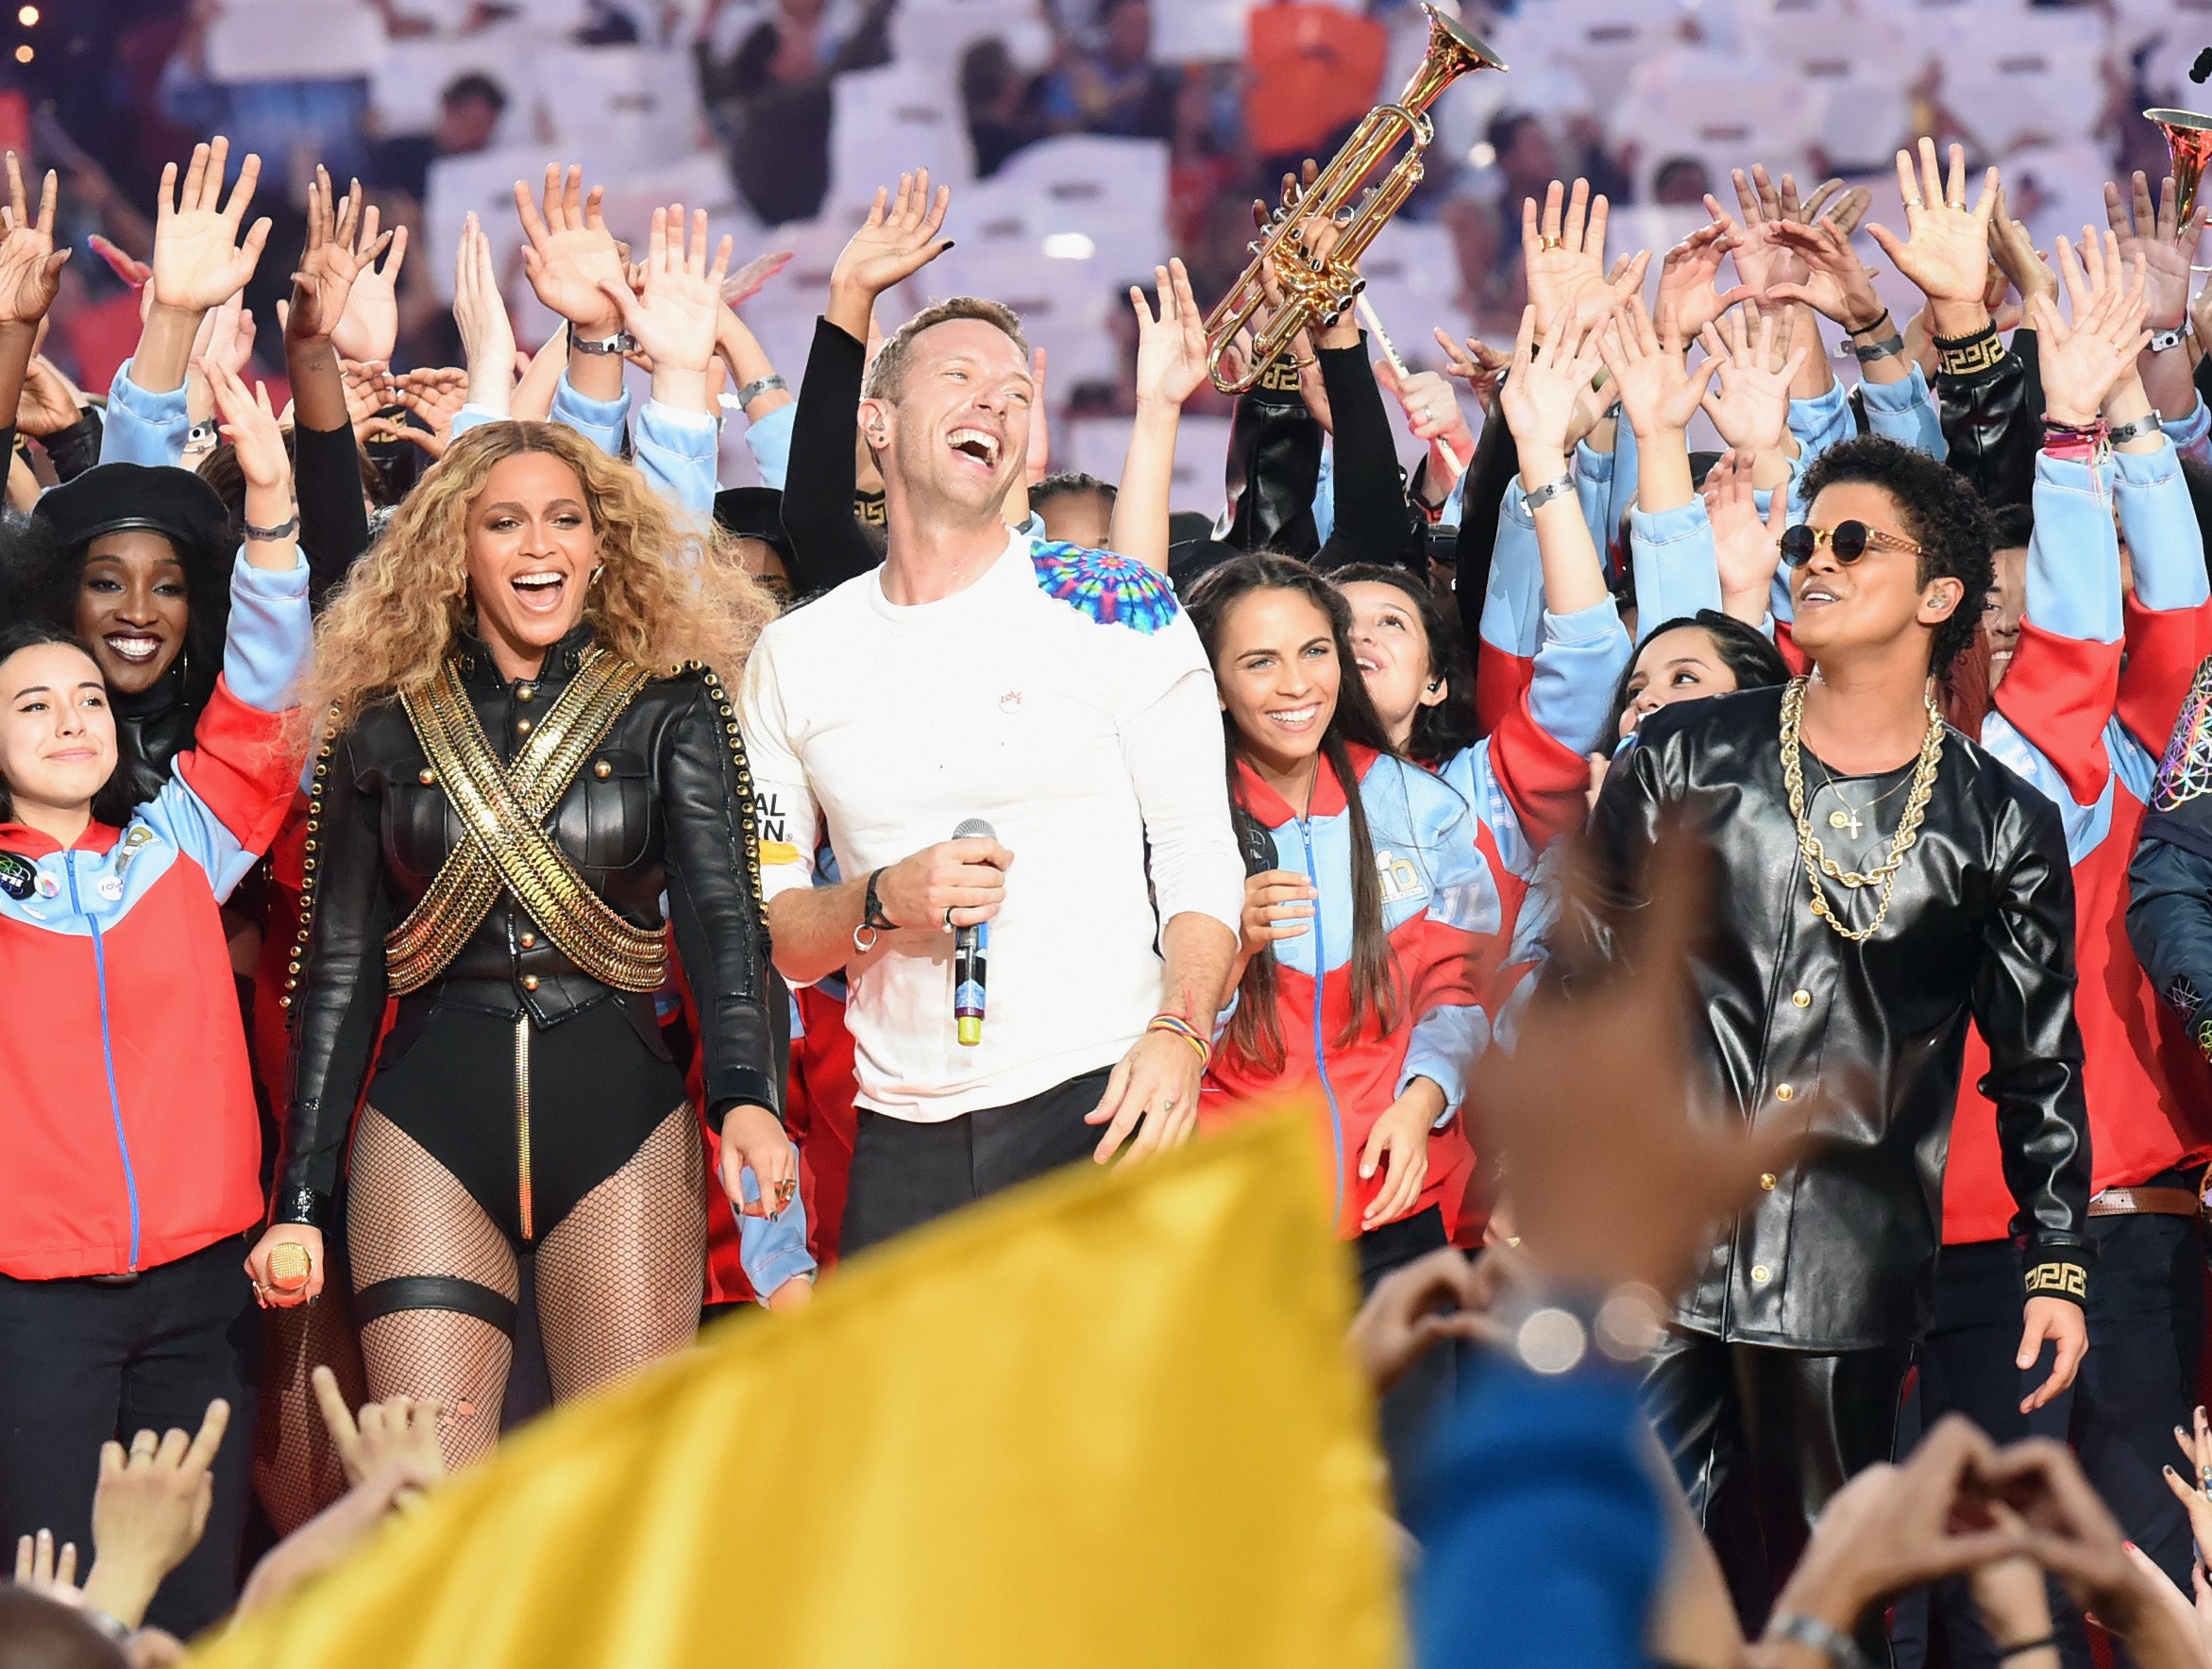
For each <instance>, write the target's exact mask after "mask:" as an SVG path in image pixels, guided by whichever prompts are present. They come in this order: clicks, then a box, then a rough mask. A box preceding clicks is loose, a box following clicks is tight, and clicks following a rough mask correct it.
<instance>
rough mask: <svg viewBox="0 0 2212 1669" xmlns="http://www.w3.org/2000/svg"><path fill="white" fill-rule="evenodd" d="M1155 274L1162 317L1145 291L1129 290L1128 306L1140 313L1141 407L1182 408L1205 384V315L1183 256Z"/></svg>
mask: <svg viewBox="0 0 2212 1669" xmlns="http://www.w3.org/2000/svg"><path fill="white" fill-rule="evenodd" d="M1152 274H1153V286H1154V289H1155V290H1156V291H1157V294H1158V295H1159V312H1158V314H1157V316H1155V314H1154V313H1153V311H1152V306H1151V304H1150V303H1149V302H1147V301H1146V300H1145V299H1144V292H1143V291H1142V290H1140V289H1139V288H1138V287H1137V286H1136V285H1134V284H1132V285H1130V286H1129V305H1130V307H1131V308H1132V309H1133V310H1135V312H1136V314H1137V403H1138V404H1139V405H1140V406H1143V405H1154V404H1162V405H1172V406H1178V407H1179V406H1181V405H1182V403H1183V402H1184V401H1185V400H1187V399H1189V398H1190V396H1192V395H1194V394H1196V393H1197V392H1198V390H1199V388H1200V387H1201V386H1202V385H1203V384H1204V383H1205V381H1206V377H1207V371H1206V315H1205V313H1204V312H1202V311H1201V310H1200V308H1199V306H1198V298H1197V297H1196V296H1195V295H1193V294H1192V293H1191V290H1190V273H1189V272H1188V271H1187V270H1186V269H1185V268H1184V265H1183V262H1182V259H1181V258H1180V257H1177V258H1175V259H1174V260H1173V261H1169V262H1168V264H1167V265H1165V266H1156V267H1154V268H1153V269H1152Z"/></svg>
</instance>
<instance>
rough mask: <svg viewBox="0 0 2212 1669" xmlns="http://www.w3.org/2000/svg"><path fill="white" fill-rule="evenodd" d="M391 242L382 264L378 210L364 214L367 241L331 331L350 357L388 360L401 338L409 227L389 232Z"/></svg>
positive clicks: (336, 343) (363, 230)
mask: <svg viewBox="0 0 2212 1669" xmlns="http://www.w3.org/2000/svg"><path fill="white" fill-rule="evenodd" d="M389 238H390V244H391V246H390V248H389V249H386V250H385V252H384V259H383V261H382V263H381V264H379V263H378V262H377V261H376V260H375V259H374V252H375V251H376V250H378V249H380V248H382V247H383V245H384V241H385V240H384V239H381V238H379V237H378V236H377V211H375V210H374V209H371V210H369V211H368V212H367V213H366V214H364V215H363V217H362V228H361V239H362V243H363V244H364V245H366V247H365V248H364V249H363V252H362V255H361V258H360V260H359V261H357V263H356V265H355V269H354V276H353V283H352V285H351V287H350V289H349V290H348V291H347V293H346V308H345V311H344V312H341V313H340V314H339V315H338V323H337V326H336V328H335V329H332V330H331V332H330V341H331V344H332V345H333V346H335V347H336V348H337V349H338V351H339V352H340V353H342V354H344V355H345V356H346V358H347V359H349V360H388V359H390V358H391V357H392V350H393V348H394V347H396V346H398V342H399V267H400V263H401V262H403V261H406V259H407V228H405V227H403V226H402V227H397V228H394V229H393V231H392V232H391V233H390V234H389Z"/></svg>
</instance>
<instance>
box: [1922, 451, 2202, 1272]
mask: <svg viewBox="0 0 2212 1669" xmlns="http://www.w3.org/2000/svg"><path fill="white" fill-rule="evenodd" d="M2170 432H2171V431H2169V433H2170ZM2103 477H2104V479H2102V480H2092V478H2091V475H2090V470H2089V466H2088V465H2087V464H2068V463H2062V462H2058V461H2055V460H2053V459H2052V458H2051V457H2049V456H2048V455H2045V456H2042V457H2039V458H2038V459H2037V460H2036V461H2035V535H2034V538H2033V540H2032V541H2031V543H2030V545H2029V547H2028V578H2027V606H2026V610H2025V612H2024V615H2023V617H2022V619H2021V622H2020V639H2019V647H2018V649H2017V650H2016V651H2015V652H2014V655H2013V662H2012V669H2011V671H2010V672H2009V673H2008V674H2007V675H2006V677H2005V680H2004V682H2003V683H2001V684H1999V685H1998V686H1997V697H1996V701H1997V705H1996V710H1995V711H1994V712H1993V713H1991V714H1990V715H1989V717H1988V719H1987V720H1986V721H1985V722H1984V725H1983V727H1982V742H1983V746H1984V747H1986V748H1987V749H1988V750H1989V751H1990V752H1992V753H1993V754H1995V755H1996V756H1997V757H1998V758H1999V759H2001V760H2002V761H2003V762H2004V763H2005V764H2006V765H2008V766H2010V767H2012V768H2013V769H2014V770H2015V771H2017V772H2018V774H2019V775H2021V776H2022V777H2025V778H2026V779H2027V780H2028V781H2029V782H2031V783H2033V784H2035V786H2036V787H2037V788H2040V789H2041V790H2042V791H2043V793H2044V794H2045V795H2047V796H2048V797H2049V798H2050V799H2051V800H2052V801H2053V802H2054V803H2055V804H2056V805H2057V807H2058V810H2059V815H2060V817H2061V818H2063V819H2064V821H2065V824H2066V834H2067V847H2068V852H2069V853H2070V854H2071V856H2072V859H2073V868H2074V912H2075V934H2076V938H2075V952H2074V954H2075V960H2076V968H2077V981H2078V983H2077V985H2076V987H2075V992H2074V1013H2075V1017H2076V1019H2077V1020H2079V1022H2080V1024H2081V1028H2082V1059H2083V1067H2084V1076H2085V1086H2084V1087H2085V1089H2086V1091H2087V1095H2088V1103H2089V1154H2090V1158H2091V1160H2092V1162H2093V1170H2092V1178H2093V1184H2094V1186H2095V1187H2097V1188H2099V1189H2107V1188H2121V1187H2126V1186H2128V1185H2129V1184H2133V1183H2142V1182H2146V1181H2148V1180H2149V1179H2150V1178H2152V1177H2153V1176H2155V1175H2157V1174H2158V1173H2159V1172H2162V1171H2165V1170H2168V1169H2169V1168H2170V1167H2172V1166H2175V1165H2179V1164H2182V1163H2184V1162H2185V1161H2190V1160H2202V1159H2204V1158H2206V1157H2208V1156H2212V1084H2208V1083H2207V1081H2206V1077H2205V1072H2204V1061H2203V1059H2202V1057H2201V1056H2200V1055H2199V1054H2197V1052H2196V1050H2195V1049H2194V1048H2193V1047H2191V1045H2190V1043H2189V1041H2188V1038H2187V1035H2186V1032H2185V1029H2184V1027H2183V1024H2182V1022H2181V1020H2180V1019H2179V1017H2178V1016H2175V1015H2174V1014H2172V1013H2170V1012H2169V1011H2168V1009H2167V1008H2166V1006H2165V1005H2164V1004H2163V1003H2160V1002H2159V1001H2158V994H2157V992H2156V990H2155V989H2153V986H2152V983H2151V977H2150V975H2149V974H2147V973H2145V972H2144V971H2143V968H2142V964H2141V963H2140V962H2139V961H2138V960H2137V959H2136V953H2135V949H2134V947H2133V946H2131V945H2130V944H2129V943H2128V937H2127V906H2128V873H2127V871H2128V863H2129V861H2130V860H2131V859H2132V858H2133V857H2134V856H2135V851H2136V833H2137V831H2138V830H2139V829H2140V828H2141V826H2142V822H2143V816H2144V811H2145V808H2146V806H2147V805H2148V803H2149V800H2150V794H2151V780H2152V777H2153V774H2154V773H2155V771H2156V768H2157V765H2156V760H2157V753H2158V751H2159V750H2161V749H2163V748H2164V747H2165V744H2166V738H2167V735H2168V733H2170V731H2171V730H2172V728H2173V720H2174V715H2175V714H2176V713H2177V712H2178V711H2179V710H2180V708H2181V703H2182V699H2183V697H2184V696H2185V695H2186V694H2187V691H2188V687H2189V681H2190V678H2191V677H2192V676H2193V675H2194V673H2195V672H2196V668H2197V663H2198V662H2199V661H2200V660H2202V659H2203V658H2204V655H2205V654H2207V653H2208V652H2212V601H2208V600H2207V597H2208V593H2207V588H2206V584H2205V576H2204V537H2203V534H2202V532H2201V531H2200V530H2199V528H2198V525H2197V518H2196V514H2195V513H2194V511H2193V510H2192V508H2191V506H2190V502H2189V495H2188V489H2187V486H2186V485H2185V484H2184V483H2183V481H2182V477H2181V465H2180V463H2179V460H2178V458H2177V455H2176V453H2175V451H2174V448H2173V446H2172V444H2171V442H2170V440H2169V442H2168V444H2167V445H2164V446H2162V447H2159V449H2158V450H2157V451H2155V452H2139V453H2129V452H2116V453H2114V454H2113V455H2112V463H2111V467H2110V468H2109V470H2107V471H2104V472H2103ZM2115 504H2117V505H2118V507H2119V519H2120V525H2121V528H2122V530H2123V531H2125V533H2126V537H2127V542H2128V548H2129V552H2130V554H2131V555H2132V557H2133V558H2134V567H2135V594H2134V596H2132V597H2123V595H2122V592H2121V586H2120V573H2119V545H2118V541H2117V539H2116V538H2115V535H2114V531H2113V523H2112V516H2113V507H2114V505H2115ZM1988 1064H1989V1051H1988V1047H1987V1045H1986V1044H1984V1042H1983V1041H1982V1038H1981V1037H1980V1036H1979V1035H1978V1034H1975V1033H1971V1032H1969V1033H1968V1034H1967V1055H1966V1064H1965V1070H1964V1071H1963V1073H1962V1076H1961V1080H1960V1090H1959V1105H1958V1114H1957V1116H1956V1118H1955V1119H1954V1120H1953V1121H1952V1124H1951V1138H1950V1166H1949V1169H1948V1171H1947V1172H1946V1173H1945V1177H1944V1189H1943V1231H1944V1232H1943V1238H1944V1241H1945V1243H1946V1244H1947V1245H1958V1244H1961V1243H1965V1242H1968V1241H1975V1240H1995V1239H2004V1238H2005V1237H2006V1236H2007V1235H2009V1234H2010V1233H2011V1224H2012V1216H2013V1202H2012V1195H2011V1193H2010V1191H2009V1190H2008V1189H2006V1188H2005V1185H2004V1178H2003V1174H2002V1172H2001V1168H2000V1165H1999V1160H1998V1142H1997V1124H1996V1109H1995V1108H1994V1107H1993V1106H1992V1105H1991V1104H1990V1103H1989V1102H1988V1101H1987V1100H1986V1099H1985V1098H1984V1096H1983V1095H1982V1094H1981V1093H1980V1091H1979V1090H1978V1089H1977V1088H1976V1085H1977V1084H1978V1082H1979V1081H1980V1078H1981V1076H1982V1074H1983V1073H1984V1071H1987V1070H1988Z"/></svg>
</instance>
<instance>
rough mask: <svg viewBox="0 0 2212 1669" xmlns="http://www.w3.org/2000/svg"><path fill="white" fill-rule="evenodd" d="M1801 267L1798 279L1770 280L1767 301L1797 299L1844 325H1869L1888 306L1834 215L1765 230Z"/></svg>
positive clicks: (1852, 328)
mask: <svg viewBox="0 0 2212 1669" xmlns="http://www.w3.org/2000/svg"><path fill="white" fill-rule="evenodd" d="M1768 235H1769V237H1770V238H1771V239H1772V241H1773V242H1774V243H1775V244H1776V245H1777V246H1779V247H1781V248H1783V249H1787V250H1789V251H1790V252H1791V253H1792V254H1793V255H1795V256H1796V257H1797V258H1798V261H1799V262H1800V264H1802V265H1803V267H1804V268H1805V275H1806V276H1805V277H1804V278H1802V279H1799V280H1798V281H1796V282H1782V283H1777V284H1774V285H1771V286H1770V287H1769V288H1768V289H1767V291H1766V299H1767V300H1768V301H1797V302H1802V303H1803V304H1804V305H1805V306H1807V307H1809V308H1811V309H1812V310H1813V311H1814V312H1816V313H1818V314H1820V316H1821V317H1822V318H1825V319H1828V320H1831V321H1832V322H1833V323H1835V324H1838V325H1841V326H1842V327H1843V328H1844V329H1846V330H1850V331H1859V330H1865V329H1869V328H1871V327H1873V326H1875V325H1878V324H1880V323H1881V322H1882V315H1883V313H1884V312H1887V311H1888V309H1886V308H1884V307H1883V305H1882V297H1881V296H1879V295H1876V294H1875V293H1874V275H1873V273H1872V272H1870V271H1868V270H1867V267H1866V262H1865V261H1861V260H1860V259H1859V252H1858V251H1857V250H1856V249H1853V248H1852V247H1851V241H1850V239H1849V237H1848V236H1846V235H1845V234H1844V233H1843V232H1842V231H1841V230H1839V229H1838V228H1837V227H1836V224H1835V222H1833V221H1832V220H1815V221H1813V222H1810V223H1798V222H1796V221H1784V222H1782V223H1781V225H1779V226H1777V227H1775V228H1773V229H1772V230H1771V231H1770V233H1769V234H1768Z"/></svg>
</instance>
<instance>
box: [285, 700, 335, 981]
mask: <svg viewBox="0 0 2212 1669" xmlns="http://www.w3.org/2000/svg"><path fill="white" fill-rule="evenodd" d="M337 722H338V704H337V703H336V702H335V701H333V702H331V703H330V711H329V716H327V717H326V718H325V719H324V721H323V741H322V746H321V747H319V748H317V749H316V750H315V775H314V781H313V783H312V784H311V785H310V786H309V788H308V796H307V850H306V855H305V857H304V858H303V859H302V860H301V874H300V881H299V932H298V933H297V935H295V936H294V938H293V941H292V959H291V961H290V962H288V963H286V964H285V968H284V995H282V996H281V997H279V998H278V999H277V1006H278V1007H279V1008H287V1009H288V1008H290V1007H291V1006H292V996H293V993H294V992H295V991H297V990H298V989H299V970H300V969H302V968H303V967H305V966H306V964H307V942H308V939H309V938H310V937H311V936H312V934H313V932H314V925H315V869H316V868H317V867H318V866H319V865H320V863H321V861H322V853H321V852H320V851H318V850H317V849H318V848H319V847H320V846H321V844H322V834H321V831H322V826H323V785H324V784H325V783H327V782H328V781H329V776H330V755H331V754H332V753H333V752H335V751H336V750H337V747H338V733H337V728H336V727H337Z"/></svg>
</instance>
